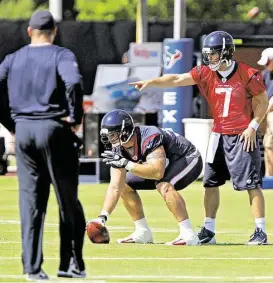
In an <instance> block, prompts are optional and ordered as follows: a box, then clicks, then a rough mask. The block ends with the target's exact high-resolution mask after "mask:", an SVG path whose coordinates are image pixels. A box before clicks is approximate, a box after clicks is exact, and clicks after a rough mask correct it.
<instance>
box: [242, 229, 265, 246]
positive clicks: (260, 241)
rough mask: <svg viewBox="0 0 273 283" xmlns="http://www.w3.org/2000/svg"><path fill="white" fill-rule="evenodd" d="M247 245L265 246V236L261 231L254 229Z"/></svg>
mask: <svg viewBox="0 0 273 283" xmlns="http://www.w3.org/2000/svg"><path fill="white" fill-rule="evenodd" d="M247 244H248V245H250V246H259V245H267V244H268V242H267V235H266V234H265V232H264V231H263V230H262V229H260V228H256V230H255V231H254V233H253V234H252V235H251V236H250V239H249V241H248V243H247Z"/></svg>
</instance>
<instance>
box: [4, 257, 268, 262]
mask: <svg viewBox="0 0 273 283" xmlns="http://www.w3.org/2000/svg"><path fill="white" fill-rule="evenodd" d="M20 259H21V257H18V256H14V257H0V260H20ZM58 259H59V258H58V257H45V260H58ZM84 259H86V260H133V261H134V260H163V261H164V260H184V261H187V260H273V257H84Z"/></svg>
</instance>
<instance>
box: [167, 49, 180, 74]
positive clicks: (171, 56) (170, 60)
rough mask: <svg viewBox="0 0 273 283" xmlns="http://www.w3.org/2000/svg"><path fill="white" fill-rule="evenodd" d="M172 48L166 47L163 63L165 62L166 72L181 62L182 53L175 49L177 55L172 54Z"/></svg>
mask: <svg viewBox="0 0 273 283" xmlns="http://www.w3.org/2000/svg"><path fill="white" fill-rule="evenodd" d="M169 50H170V46H164V54H163V61H164V68H165V69H166V70H169V69H171V68H172V67H173V66H174V64H175V63H176V62H177V61H179V60H181V58H182V56H183V55H182V52H181V51H180V50H178V49H175V53H171V52H170V51H169Z"/></svg>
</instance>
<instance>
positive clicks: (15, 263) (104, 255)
mask: <svg viewBox="0 0 273 283" xmlns="http://www.w3.org/2000/svg"><path fill="white" fill-rule="evenodd" d="M106 188H107V185H105V184H100V185H91V184H90V185H81V186H80V192H79V196H80V199H81V201H82V204H83V207H84V211H85V215H86V219H92V218H96V217H97V216H98V214H99V213H100V210H101V207H102V203H103V199H104V194H105V190H106ZM264 193H265V198H266V213H267V234H268V236H269V242H270V243H273V190H267V191H264ZM0 194H1V197H0V282H25V276H24V275H23V274H22V265H21V258H20V255H21V241H20V224H19V212H18V184H17V179H16V177H1V178H0ZM140 195H141V196H142V200H143V204H144V209H145V213H146V217H147V221H148V223H149V225H150V227H151V228H152V230H153V232H154V240H155V244H150V245H135V244H127V245H118V244H116V243H115V240H116V239H117V238H120V237H124V236H127V235H129V234H130V233H131V232H132V231H133V229H134V225H133V223H132V221H131V219H130V217H129V215H128V214H127V212H126V210H125V209H124V207H123V205H122V203H121V202H120V203H119V205H118V207H117V209H116V210H115V211H114V213H113V214H112V215H111V217H110V219H109V221H108V223H107V224H108V228H109V231H110V237H111V241H110V244H109V245H98V244H97V245H96V244H92V243H91V242H90V241H89V240H88V238H87V237H86V239H85V246H84V258H85V263H86V271H87V278H86V279H81V280H77V279H58V278H57V277H56V273H57V269H58V264H59V259H58V258H59V235H58V221H59V216H58V207H57V203H56V198H55V194H54V192H53V191H51V196H50V201H49V204H48V213H47V217H46V225H45V234H44V264H43V269H44V270H45V272H47V273H48V275H49V276H50V277H51V279H52V280H53V281H58V282H61V281H63V282H80V281H81V282H100V283H103V282H184V281H187V282H191V281H192V282H193V281H194V282H232V281H238V282H273V246H272V245H268V246H258V247H255V246H254V247H250V246H247V245H245V243H246V242H247V241H248V239H249V236H250V235H251V234H252V233H253V231H254V226H253V220H252V217H251V212H250V209H249V203H248V195H247V193H246V192H235V191H233V190H232V187H231V184H230V183H228V184H227V185H225V186H224V187H222V188H221V205H220V209H219V212H218V218H217V222H216V231H217V238H216V240H217V245H214V246H197V247H186V246H177V247H172V246H165V245H164V244H163V243H164V242H166V241H170V240H173V239H174V238H175V237H176V236H177V235H178V225H177V223H176V222H175V219H174V218H173V216H172V215H171V213H170V212H169V211H168V209H167V207H166V205H165V203H164V201H163V199H162V198H161V197H160V195H159V193H157V192H156V191H146V192H141V193H140ZM182 195H183V196H184V198H185V200H186V203H187V208H188V211H189V214H190V217H191V221H192V224H193V227H194V229H195V230H199V227H198V226H201V225H202V223H203V188H202V183H200V182H196V183H194V184H193V185H192V186H190V187H189V188H187V189H186V190H184V191H182Z"/></svg>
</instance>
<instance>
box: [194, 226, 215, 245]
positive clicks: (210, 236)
mask: <svg viewBox="0 0 273 283" xmlns="http://www.w3.org/2000/svg"><path fill="white" fill-rule="evenodd" d="M198 238H199V240H200V243H201V245H205V244H207V245H208V244H210V245H214V244H216V239H215V233H214V232H212V231H210V230H208V229H206V227H205V226H203V227H202V228H201V230H200V232H199V233H198Z"/></svg>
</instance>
